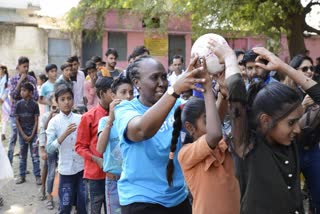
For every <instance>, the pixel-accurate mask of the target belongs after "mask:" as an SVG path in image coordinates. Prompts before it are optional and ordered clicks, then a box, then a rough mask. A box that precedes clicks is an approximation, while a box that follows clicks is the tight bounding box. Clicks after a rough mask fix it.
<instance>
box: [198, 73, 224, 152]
mask: <svg viewBox="0 0 320 214" xmlns="http://www.w3.org/2000/svg"><path fill="white" fill-rule="evenodd" d="M206 80H207V81H206V83H205V84H204V87H205V89H206V90H205V92H204V93H203V96H204V101H205V108H206V130H207V134H206V141H207V143H208V145H209V146H210V148H211V149H214V148H215V147H216V146H217V144H218V143H219V141H220V140H221V139H222V130H221V122H220V117H219V113H218V109H217V106H216V99H215V97H214V95H213V91H212V81H210V77H209V74H208V73H207V78H206Z"/></svg>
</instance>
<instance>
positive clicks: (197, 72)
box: [172, 57, 206, 94]
mask: <svg viewBox="0 0 320 214" xmlns="http://www.w3.org/2000/svg"><path fill="white" fill-rule="evenodd" d="M198 59H199V58H198V57H195V58H194V59H192V60H191V63H190V64H189V66H188V68H187V71H186V72H184V73H183V74H182V75H180V76H179V78H178V79H177V81H176V82H175V83H174V85H173V86H172V87H173V88H174V89H175V92H176V93H177V94H182V93H183V92H184V91H188V90H189V89H193V90H197V91H200V92H204V89H203V88H199V87H197V86H196V85H195V84H196V83H200V84H203V83H205V82H206V79H205V78H203V77H201V75H202V73H203V72H206V71H205V68H204V67H203V66H200V67H198V66H199V65H198Z"/></svg>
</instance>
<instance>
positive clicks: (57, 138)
mask: <svg viewBox="0 0 320 214" xmlns="http://www.w3.org/2000/svg"><path fill="white" fill-rule="evenodd" d="M55 98H56V102H57V103H58V107H59V109H60V112H59V114H57V115H56V116H55V117H53V118H52V119H51V120H50V122H49V124H48V128H47V130H46V134H47V147H46V150H47V153H48V154H54V153H55V152H57V150H58V151H59V161H58V172H59V175H60V176H59V187H58V194H59V214H65V213H71V211H72V206H73V205H74V203H75V204H76V208H77V213H78V214H86V213H87V212H86V206H85V187H84V182H83V168H84V164H83V158H82V157H81V156H79V155H78V154H77V153H76V152H75V150H74V145H75V143H76V137H77V130H78V125H79V123H80V120H81V115H80V114H76V113H73V112H72V111H71V110H72V107H73V92H72V89H71V88H69V87H67V86H65V85H60V86H58V87H57V89H55Z"/></svg>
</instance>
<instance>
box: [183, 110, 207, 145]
mask: <svg viewBox="0 0 320 214" xmlns="http://www.w3.org/2000/svg"><path fill="white" fill-rule="evenodd" d="M187 123H189V122H187ZM189 124H190V123H189ZM191 126H192V127H191ZM191 126H190V125H185V127H186V129H187V131H188V133H189V134H190V135H191V136H192V137H193V139H194V140H197V139H198V138H199V137H201V136H202V135H204V134H206V133H207V129H206V113H202V114H201V115H200V117H199V118H198V119H197V120H196V121H195V124H192V125H191Z"/></svg>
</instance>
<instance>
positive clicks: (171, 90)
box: [167, 86, 180, 98]
mask: <svg viewBox="0 0 320 214" xmlns="http://www.w3.org/2000/svg"><path fill="white" fill-rule="evenodd" d="M167 93H168V94H169V95H171V96H173V97H175V98H179V97H180V95H179V94H177V93H176V92H175V91H174V88H173V87H172V86H170V87H169V88H168V89H167Z"/></svg>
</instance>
